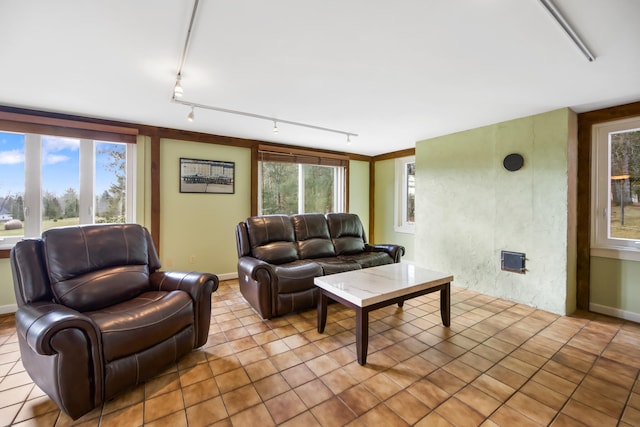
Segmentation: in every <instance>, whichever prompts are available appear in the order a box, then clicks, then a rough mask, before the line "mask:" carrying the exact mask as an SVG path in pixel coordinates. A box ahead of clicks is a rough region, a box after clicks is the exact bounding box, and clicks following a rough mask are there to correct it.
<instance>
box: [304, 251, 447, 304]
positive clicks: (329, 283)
mask: <svg viewBox="0 0 640 427" xmlns="http://www.w3.org/2000/svg"><path fill="white" fill-rule="evenodd" d="M452 281H453V276H452V275H450V274H447V273H441V272H439V271H432V270H427V269H424V268H421V267H418V266H415V265H413V264H409V263H405V262H401V263H397V264H387V265H381V266H378V267H370V268H363V269H362V270H355V271H347V272H344V273H337V274H330V275H328V276H321V277H316V278H315V279H314V283H315V284H316V286H318V287H320V288H322V289H325V290H327V291H329V292H331V293H332V294H334V295H336V296H339V297H341V298H344V299H345V300H347V301H349V302H352V303H354V304H356V305H357V306H359V307H366V306H368V305H372V304H376V303H378V302H381V301H386V300H389V299H391V298H395V297H400V296H403V295H409V294H411V293H413V292H416V291H420V290H424V289H427V288H430V287H433V286H438V285H443V284H445V283H451V282H452Z"/></svg>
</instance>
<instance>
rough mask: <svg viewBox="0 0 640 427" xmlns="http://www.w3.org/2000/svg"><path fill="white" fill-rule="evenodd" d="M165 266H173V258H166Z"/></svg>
mask: <svg viewBox="0 0 640 427" xmlns="http://www.w3.org/2000/svg"><path fill="white" fill-rule="evenodd" d="M166 264H167V267H171V266H173V258H167V261H166Z"/></svg>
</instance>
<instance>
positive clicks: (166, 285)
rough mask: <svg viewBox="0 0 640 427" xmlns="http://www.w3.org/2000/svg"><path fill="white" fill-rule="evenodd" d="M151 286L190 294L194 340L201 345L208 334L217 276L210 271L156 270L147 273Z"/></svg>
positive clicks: (217, 281)
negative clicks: (212, 295)
mask: <svg viewBox="0 0 640 427" xmlns="http://www.w3.org/2000/svg"><path fill="white" fill-rule="evenodd" d="M149 281H150V283H151V286H152V287H153V288H155V289H156V290H159V291H184V292H186V293H188V294H189V295H190V296H191V299H192V301H193V310H194V324H193V326H194V328H195V335H196V341H195V344H194V348H198V347H201V346H203V345H204V344H205V343H206V342H207V338H208V336H209V323H210V315H211V293H212V292H214V291H215V290H216V289H218V283H219V280H218V276H216V275H215V274H210V273H198V272H193V271H192V272H181V271H156V272H153V273H151V274H150V275H149Z"/></svg>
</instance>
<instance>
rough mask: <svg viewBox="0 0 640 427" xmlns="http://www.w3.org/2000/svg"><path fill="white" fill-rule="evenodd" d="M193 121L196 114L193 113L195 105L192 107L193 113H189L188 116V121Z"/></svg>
mask: <svg viewBox="0 0 640 427" xmlns="http://www.w3.org/2000/svg"><path fill="white" fill-rule="evenodd" d="M193 119H195V114H194V113H193V105H192V106H191V112H190V113H189V115H188V116H187V120H189V121H190V122H192V121H193Z"/></svg>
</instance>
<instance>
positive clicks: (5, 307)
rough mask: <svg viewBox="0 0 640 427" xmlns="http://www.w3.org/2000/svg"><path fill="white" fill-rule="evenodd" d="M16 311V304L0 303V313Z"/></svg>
mask: <svg viewBox="0 0 640 427" xmlns="http://www.w3.org/2000/svg"><path fill="white" fill-rule="evenodd" d="M16 311H18V304H7V305H0V314H9V313H15V312H16Z"/></svg>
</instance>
